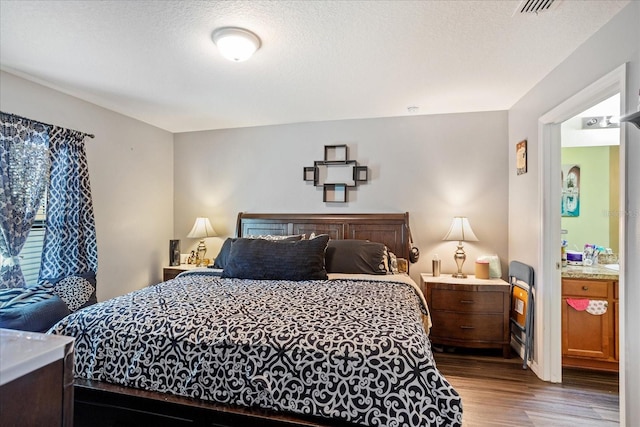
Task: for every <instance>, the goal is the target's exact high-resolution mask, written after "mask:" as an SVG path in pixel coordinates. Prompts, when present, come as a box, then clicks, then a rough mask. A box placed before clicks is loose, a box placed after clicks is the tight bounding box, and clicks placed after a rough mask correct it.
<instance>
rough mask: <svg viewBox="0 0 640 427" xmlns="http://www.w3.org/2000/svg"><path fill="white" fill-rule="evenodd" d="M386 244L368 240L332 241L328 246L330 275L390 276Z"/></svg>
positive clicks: (327, 261) (327, 258)
mask: <svg viewBox="0 0 640 427" xmlns="http://www.w3.org/2000/svg"><path fill="white" fill-rule="evenodd" d="M386 257H387V250H386V247H385V245H384V244H382V243H376V242H369V241H367V240H356V239H345V240H330V241H329V244H328V246H327V254H326V268H327V272H328V273H348V274H388V273H389V271H388V267H387V263H386V262H385V261H386Z"/></svg>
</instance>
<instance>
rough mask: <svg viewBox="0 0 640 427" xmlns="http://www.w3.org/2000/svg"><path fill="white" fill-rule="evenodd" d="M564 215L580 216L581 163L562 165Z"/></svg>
mask: <svg viewBox="0 0 640 427" xmlns="http://www.w3.org/2000/svg"><path fill="white" fill-rule="evenodd" d="M562 216H565V217H571V216H574V217H575V216H580V165H562Z"/></svg>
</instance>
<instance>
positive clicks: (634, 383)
mask: <svg viewBox="0 0 640 427" xmlns="http://www.w3.org/2000/svg"><path fill="white" fill-rule="evenodd" d="M594 52H597V53H594ZM625 62H627V63H628V67H627V94H626V95H627V109H626V111H627V112H632V111H636V105H637V103H638V90H639V89H640V2H631V3H630V4H629V5H628V6H627V7H626V8H624V9H623V10H622V11H621V12H620V13H619V14H618V15H617V16H615V17H614V18H613V19H612V20H611V21H610V22H609V23H607V24H606V25H605V26H604V27H603V28H602V29H601V30H600V31H598V32H597V33H596V34H595V35H594V36H592V37H591V38H590V39H589V40H587V42H585V43H584V44H583V45H582V46H581V47H580V48H578V49H577V50H576V51H575V52H574V53H573V54H572V55H571V56H570V57H569V58H567V60H565V61H564V62H563V63H562V64H560V66H559V67H557V68H556V69H555V70H554V71H553V72H552V73H550V74H549V75H548V76H547V77H545V78H544V79H543V80H542V81H541V82H540V83H539V84H538V85H536V86H535V87H534V88H533V89H532V90H531V91H530V92H529V93H528V94H527V95H526V96H524V97H523V98H522V99H521V100H520V101H518V103H516V104H515V105H514V106H513V107H512V109H511V110H509V152H510V153H509V157H510V158H515V143H516V142H518V141H520V140H522V139H525V138H526V139H528V144H529V150H528V151H529V153H530V156H529V173H527V174H526V175H522V176H519V177H517V176H515V175H516V174H515V167H514V166H510V169H509V175H508V176H509V257H510V258H511V259H519V260H522V261H523V262H527V263H529V264H532V265H533V266H534V267H535V268H536V270H538V269H539V268H540V265H539V263H540V260H539V259H538V254H539V252H540V247H539V245H538V242H540V238H541V233H542V230H541V229H540V224H541V218H540V212H541V211H542V207H541V206H540V200H541V194H540V189H539V187H538V182H539V179H540V176H539V174H538V171H539V167H540V164H539V162H540V159H538V157H537V153H538V152H539V147H538V138H539V136H538V118H539V117H540V116H542V115H543V114H545V113H546V112H548V111H550V110H551V109H553V108H554V107H555V106H557V105H559V104H561V103H562V102H563V101H565V100H566V99H567V98H569V97H571V96H572V95H574V94H576V93H578V92H579V91H581V90H582V89H584V88H585V87H587V86H588V85H589V84H591V83H593V82H595V81H596V80H598V79H599V78H600V77H602V76H604V75H606V74H607V73H609V72H610V71H612V70H614V69H616V68H617V67H619V66H620V65H622V64H624V63H625ZM624 126H627V132H626V135H627V152H626V158H627V165H628V167H627V174H628V175H627V182H626V189H627V204H628V205H627V207H626V211H627V212H628V215H627V216H626V231H627V247H626V260H627V263H626V267H625V274H626V285H627V286H626V287H625V292H626V299H625V301H624V305H625V309H626V317H625V319H624V323H625V325H626V326H627V329H626V334H625V338H626V349H625V348H622V349H621V350H622V351H625V355H626V366H620V369H623V370H624V372H625V382H626V393H625V396H624V399H625V400H626V423H627V425H634V424H633V423H637V420H638V419H640V406H638V405H637V402H640V364H639V363H638V361H639V360H640V335H639V334H638V332H637V328H635V327H636V325H638V324H640V311H639V310H638V309H637V307H638V306H639V305H640V286H638V284H639V283H640V264H639V263H638V262H637V261H638V260H639V259H640V185H638V183H640V168H638V167H635V166H634V165H637V164H638V163H640V130H638V129H636V128H635V127H633V126H632V125H628V124H627V125H624ZM538 285H539V288H542V287H544V286H545V285H546V284H545V283H538ZM541 327H543V325H536V328H537V329H540V328H541Z"/></svg>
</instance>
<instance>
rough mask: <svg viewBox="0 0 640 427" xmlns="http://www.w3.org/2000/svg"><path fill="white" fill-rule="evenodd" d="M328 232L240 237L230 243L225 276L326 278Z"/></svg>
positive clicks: (277, 278) (276, 278) (223, 274)
mask: <svg viewBox="0 0 640 427" xmlns="http://www.w3.org/2000/svg"><path fill="white" fill-rule="evenodd" d="M328 241H329V236H328V235H326V234H324V235H320V236H317V237H315V238H313V239H309V240H298V241H282V240H264V239H237V240H236V241H235V242H232V243H231V250H230V252H229V259H228V261H227V264H226V266H225V268H224V270H223V271H222V277H234V278H239V279H258V280H324V279H326V278H327V271H326V270H325V267H324V256H325V250H326V248H327V242H328Z"/></svg>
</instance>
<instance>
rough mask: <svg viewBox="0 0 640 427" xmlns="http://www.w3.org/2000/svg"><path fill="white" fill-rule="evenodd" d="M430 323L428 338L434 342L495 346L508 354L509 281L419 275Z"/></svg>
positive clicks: (453, 344) (506, 355)
mask: <svg viewBox="0 0 640 427" xmlns="http://www.w3.org/2000/svg"><path fill="white" fill-rule="evenodd" d="M420 285H421V286H422V291H423V292H424V294H425V296H426V299H427V305H428V306H429V313H430V315H431V321H432V323H433V326H432V328H431V332H430V334H429V337H430V338H431V342H432V343H434V344H440V345H446V346H455V347H469V348H499V349H502V355H503V357H505V358H508V357H510V355H511V345H510V341H511V336H510V333H509V308H510V303H511V295H510V290H511V286H510V285H509V283H507V282H505V281H504V280H502V279H488V280H483V279H476V278H475V276H471V275H470V276H468V277H467V278H466V279H457V278H453V277H451V275H441V276H438V277H433V276H431V275H430V274H421V275H420Z"/></svg>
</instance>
